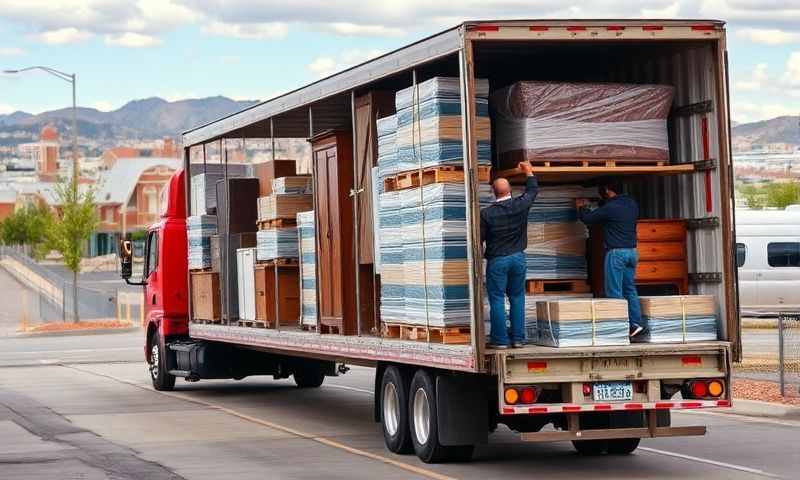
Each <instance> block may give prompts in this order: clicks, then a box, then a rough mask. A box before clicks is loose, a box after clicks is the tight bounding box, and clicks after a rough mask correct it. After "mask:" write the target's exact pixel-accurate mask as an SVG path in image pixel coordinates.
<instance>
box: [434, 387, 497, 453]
mask: <svg viewBox="0 0 800 480" xmlns="http://www.w3.org/2000/svg"><path fill="white" fill-rule="evenodd" d="M486 396H487V394H486V391H485V390H484V389H483V388H482V382H476V381H475V378H470V377H467V376H455V375H437V376H436V412H437V414H438V415H437V425H438V427H439V443H441V444H442V445H445V446H451V445H475V444H483V443H487V442H488V441H489V404H488V399H487V398H486Z"/></svg>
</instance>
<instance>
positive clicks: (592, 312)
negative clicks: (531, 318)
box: [536, 298, 630, 347]
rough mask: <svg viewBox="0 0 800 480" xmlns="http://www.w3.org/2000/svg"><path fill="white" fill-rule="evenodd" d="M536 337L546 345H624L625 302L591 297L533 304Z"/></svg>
mask: <svg viewBox="0 0 800 480" xmlns="http://www.w3.org/2000/svg"><path fill="white" fill-rule="evenodd" d="M536 318H537V327H538V328H537V330H538V335H537V340H536V343H537V344H539V345H545V346H549V347H592V346H602V345H628V344H630V341H629V339H628V333H629V325H628V302H627V301H625V300H617V299H607V298H595V299H585V300H574V299H569V300H552V301H542V302H537V304H536Z"/></svg>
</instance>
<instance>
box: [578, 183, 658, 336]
mask: <svg viewBox="0 0 800 480" xmlns="http://www.w3.org/2000/svg"><path fill="white" fill-rule="evenodd" d="M599 193H600V197H601V198H602V199H603V200H604V202H605V203H604V204H603V205H602V206H601V207H600V208H597V209H595V210H589V209H588V208H586V207H585V206H583V205H581V208H580V209H579V211H578V217H579V218H580V220H581V221H582V222H583V223H585V224H586V225H602V226H603V243H604V245H603V246H604V247H605V250H606V258H605V263H604V270H605V272H604V275H605V290H606V297H608V298H624V299H626V300H627V301H628V321H629V322H630V332H629V333H630V336H631V338H633V337H635V336H636V335H638V334H639V333H641V332H642V330H643V328H642V327H641V320H642V307H641V305H640V304H639V295H638V293H637V292H636V281H635V279H636V263H637V262H638V261H639V254H638V253H637V251H636V220H637V219H638V218H639V206H638V205H637V204H636V201H635V200H634V199H632V198H631V197H629V196H627V195H625V194H624V193H622V185H621V184H620V182H619V181H618V180H616V179H606V180H604V181H603V182H601V184H600V186H599Z"/></svg>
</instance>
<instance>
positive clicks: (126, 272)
mask: <svg viewBox="0 0 800 480" xmlns="http://www.w3.org/2000/svg"><path fill="white" fill-rule="evenodd" d="M119 262H120V276H121V277H122V279H123V280H129V279H130V278H131V276H133V246H132V245H131V241H130V240H123V241H122V242H121V244H120V248H119Z"/></svg>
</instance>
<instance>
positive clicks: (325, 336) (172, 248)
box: [122, 20, 740, 462]
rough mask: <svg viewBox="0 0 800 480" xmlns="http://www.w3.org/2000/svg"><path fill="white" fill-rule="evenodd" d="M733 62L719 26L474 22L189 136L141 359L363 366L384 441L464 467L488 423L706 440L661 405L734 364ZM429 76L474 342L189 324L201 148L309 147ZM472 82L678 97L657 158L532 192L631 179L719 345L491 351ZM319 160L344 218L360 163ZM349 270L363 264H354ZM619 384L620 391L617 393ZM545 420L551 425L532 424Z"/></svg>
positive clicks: (724, 384)
mask: <svg viewBox="0 0 800 480" xmlns="http://www.w3.org/2000/svg"><path fill="white" fill-rule="evenodd" d="M726 58H727V56H726V43H725V29H724V24H723V23H722V22H719V21H710V20H709V21H677V20H676V21H652V20H650V21H639V20H624V21H609V20H597V21H555V20H541V21H497V22H467V23H464V24H462V25H459V26H457V27H455V28H451V29H449V30H446V31H444V32H442V33H439V34H436V35H433V36H431V37H429V38H426V39H424V40H421V41H419V42H417V43H414V44H411V45H409V46H406V47H404V48H401V49H399V50H396V51H394V52H391V53H388V54H386V55H383V56H381V57H379V58H377V59H375V60H372V61H369V62H366V63H364V64H361V65H358V66H356V67H353V68H351V69H348V70H346V71H344V72H341V73H339V74H336V75H333V76H331V77H328V78H325V79H322V80H319V81H317V82H315V83H313V84H311V85H308V86H305V87H302V88H299V89H297V90H294V91H292V92H290V93H287V94H285V95H282V96H280V97H277V98H275V99H272V100H269V101H266V102H263V103H261V104H258V105H256V106H253V107H250V108H248V109H246V110H243V111H241V112H239V113H236V114H233V115H230V116H228V117H225V118H222V119H220V120H217V121H215V122H211V123H209V124H207V125H203V126H200V127H198V128H195V129H192V130H190V131H187V132H185V133H184V135H183V145H184V169H183V170H182V171H180V172H178V173H176V174H175V176H174V177H173V178H172V179H171V181H170V183H169V187H168V188H169V190H168V196H167V197H168V205H167V208H166V212H165V213H164V215H163V216H162V219H161V221H160V222H159V223H157V224H156V225H153V227H152V228H151V229H150V230H149V233H148V237H147V241H146V253H145V256H146V264H145V273H144V279H143V281H142V282H141V285H143V286H144V295H145V304H146V305H147V313H146V317H147V322H148V327H147V333H146V338H145V349H144V351H145V358H146V359H147V362H148V364H149V366H150V374H151V377H152V381H153V386H154V388H156V389H158V390H169V389H172V388H173V387H174V384H175V380H176V378H177V377H181V378H185V379H187V380H189V381H196V380H200V379H211V378H243V377H245V376H247V375H273V376H274V377H275V378H288V377H290V376H293V377H294V380H295V382H296V383H297V385H298V386H299V387H318V386H319V385H321V384H322V383H323V381H324V377H325V376H331V375H337V374H342V373H344V372H346V370H347V369H346V365H364V366H368V367H373V368H374V369H375V389H374V390H375V399H374V401H375V409H374V417H375V420H376V421H377V422H380V423H381V424H382V426H383V433H384V437H385V441H386V446H387V448H388V449H389V450H391V451H392V452H396V453H408V452H410V451H414V452H415V453H416V454H417V455H418V456H419V457H420V458H421V459H422V460H423V461H425V462H436V461H446V460H464V459H468V458H469V457H470V455H471V453H472V450H473V447H474V445H476V444H480V443H484V442H486V441H487V439H488V435H489V433H490V432H491V431H493V430H494V429H495V428H496V427H497V425H498V424H499V423H503V424H506V425H508V426H509V427H511V428H512V429H513V430H515V431H518V432H520V433H521V439H522V440H524V441H557V440H561V441H563V440H570V441H573V442H574V445H575V447H576V449H578V451H579V452H582V453H600V452H608V453H616V454H624V453H629V452H631V451H633V450H634V449H635V448H636V447H637V446H638V444H639V439H640V438H645V437H662V436H680V435H703V434H704V433H705V427H704V426H677V427H676V426H671V425H670V411H671V410H676V409H694V408H717V407H729V406H730V405H731V394H730V365H731V361H733V360H734V359H736V358H737V357H738V356H739V352H740V349H739V343H738V342H739V318H738V306H737V303H736V297H737V295H736V282H735V272H736V270H735V263H734V245H733V229H734V226H733V215H732V214H733V212H732V211H731V209H730V208H729V206H730V205H732V203H733V202H732V189H731V185H732V181H731V180H732V179H731V176H732V168H731V164H730V151H729V130H730V126H729V108H728V86H727V60H726ZM439 75H446V76H451V77H454V76H455V77H459V78H460V83H461V111H462V112H466V114H465V115H464V120H463V124H462V126H463V128H462V131H463V147H464V151H465V152H466V154H465V157H466V158H465V159H464V172H465V178H466V179H467V200H468V203H467V208H468V210H467V212H468V216H467V218H468V219H470V220H471V222H470V224H469V225H470V226H469V228H468V232H467V233H468V236H467V238H468V246H467V248H468V253H469V262H470V278H469V282H470V289H469V291H470V296H471V299H470V311H471V320H470V321H471V325H470V328H469V343H468V344H462V345H448V344H443V343H436V342H433V341H403V340H395V339H385V338H382V337H381V336H379V335H376V334H375V333H373V332H369V331H364V330H363V329H361V328H359V329H358V330H357V333H356V334H353V335H342V334H335V333H325V332H322V331H319V330H317V331H306V330H303V329H301V328H299V326H298V327H289V326H284V325H282V324H281V325H280V326H279V327H274V328H252V327H247V326H239V325H238V324H236V323H235V322H231V323H229V324H225V323H210V322H202V321H199V319H196V318H194V317H193V315H192V309H191V307H190V305H189V302H188V299H189V298H191V291H190V283H189V281H188V279H189V275H188V273H189V272H188V267H187V247H186V243H187V233H186V217H187V214H189V213H190V212H188V210H189V206H188V203H189V197H190V188H191V184H190V183H191V182H189V179H188V178H187V172H189V171H191V169H196V168H198V167H197V166H196V164H194V163H191V162H192V161H196V159H197V158H198V155H201V156H200V158H203V157H202V154H203V152H205V151H206V148H205V147H206V145H207V144H212V143H214V144H219V145H220V146H221V147H222V148H223V149H224V148H225V145H226V139H232V141H235V142H237V145H238V144H239V143H238V142H240V141H241V140H242V139H243V138H248V137H252V138H257V137H258V138H263V137H265V136H270V135H273V136H274V137H275V138H312V137H315V136H317V138H318V136H319V135H321V134H323V132H326V131H329V130H335V131H337V132H340V134H341V132H344V135H346V134H348V133H352V129H354V128H356V123H357V122H356V117H355V105H356V103H355V98H356V95H360V94H363V93H364V92H370V91H378V90H383V91H386V90H388V91H391V92H396V91H398V90H400V89H403V88H406V87H409V86H412V85H414V84H416V83H417V82H419V81H421V80H423V79H428V78H432V77H434V76H439ZM476 77H477V78H485V79H488V80H489V83H490V84H491V85H493V86H505V85H508V84H509V83H511V82H513V81H516V80H518V79H527V80H529V79H538V78H546V79H548V80H553V79H557V80H564V81H581V80H586V79H591V80H592V81H594V82H599V81H609V82H611V81H613V82H631V83H645V82H647V83H663V84H670V85H673V86H674V87H675V103H674V104H675V108H674V109H673V114H672V116H671V117H670V132H671V135H670V136H669V138H670V153H671V161H670V162H669V164H668V165H660V166H658V167H653V168H652V169H647V168H646V169H644V170H643V169H641V168H638V167H633V168H627V167H625V166H619V165H612V164H609V165H607V166H604V167H589V168H584V167H582V166H580V165H579V166H567V167H556V166H549V165H547V166H542V167H537V174H538V175H539V176H540V178H541V180H542V181H558V180H559V179H561V181H563V180H564V179H567V180H572V181H575V180H576V179H577V180H584V179H586V178H587V177H593V176H597V175H601V174H608V173H609V170H608V168H612V169H614V170H613V171H612V173H618V174H625V175H637V178H638V179H639V182H638V186H637V187H636V191H635V195H636V198H637V200H638V201H639V203H640V208H641V212H642V215H645V216H647V217H648V218H653V219H685V220H686V221H687V224H688V225H689V227H690V231H689V234H688V238H687V251H686V252H683V251H681V252H679V253H680V254H681V255H684V253H685V254H686V256H688V268H689V272H690V275H689V277H688V278H689V281H690V286H689V288H690V290H691V292H692V293H701V294H707V295H712V296H713V297H714V298H715V299H716V303H717V308H718V310H719V311H718V319H719V325H718V329H719V335H720V338H721V340H719V341H709V342H697V343H671V344H657V343H638V344H631V345H629V346H617V347H612V346H595V347H586V348H577V347H569V348H555V347H543V346H537V345H528V346H526V347H525V348H522V349H514V350H487V348H486V338H485V332H484V319H483V314H482V310H483V308H482V307H483V299H482V291H483V279H482V275H481V272H482V267H481V263H482V259H481V246H480V242H479V238H478V236H479V228H478V222H477V221H476V219H477V215H478V198H477V193H476V192H477V191H478V177H477V170H478V169H477V152H476V150H477V147H476V145H477V142H476V140H475V137H474V123H475V118H476V113H475V108H474V98H475V85H474V84H475V78H476ZM354 143H355V142H354ZM340 145H344V146H346V142H345V143H344V144H341V143H340ZM352 147H353V149H356V148H358V146H357V145H355V144H353V145H352ZM337 158H338V160H337ZM193 159H194V160H193ZM314 162H315V165H317V166H318V165H319V164H323V165H329V166H330V165H331V162H333V165H334V167H338V169H339V170H338V171H337V170H336V169H335V168H333V169H327V170H326V172H328V173H327V174H326V175H328V176H326V177H325V178H327V180H326V181H327V182H330V183H327V184H326V185H327V186H326V188H331V189H334V188H336V189H339V191H341V192H344V194H343V195H341V196H338V197H336V199H335V200H336V202H338V205H339V206H341V205H350V208H351V210H348V211H352V208H353V204H355V205H357V204H358V199H359V198H360V197H359V195H369V192H362V191H359V189H358V188H354V185H353V183H352V182H353V180H352V178H353V175H352V172H353V170H354V169H355V168H356V167H355V166H354V165H353V163H354V162H353V157H352V155H350V154H349V153H346V152H344V150H340V151H339V154H338V156H337V155H336V154H335V153H334V154H333V155H331V154H330V152H323V154H321V155H319V156H316V155H315V157H314ZM326 162H327V163H326ZM336 162H338V163H336ZM199 168H202V165H201V166H200V167H199ZM315 168H317V167H315ZM326 168H328V167H326ZM330 172H334V173H330ZM348 172H349V175H350V176H349V179H348V177H346V175H348ZM330 175H332V176H330ZM337 175H338V177H337ZM337 182H339V183H337ZM348 182H349V183H348ZM348 189H349V194H348ZM326 192H327V191H326ZM316 193H317V189H316V186H315V194H316ZM326 198H327V197H326ZM351 199H353V200H351ZM350 202H353V204H350ZM327 205H329V206H330V205H335V204H334V203H328V204H327ZM326 208H327V207H326ZM331 208H334V207H331ZM356 212H357V210H356ZM192 214H193V212H192ZM337 219H338V220H337V222H335V224H331V225H327V226H326V228H328V227H330V228H333V229H334V230H335V231H334V232H333V233H332V234H328V233H325V234H324V235H325V238H326V239H327V240H326V241H329V240H330V239H331V238H332V237H335V238H344V239H345V240H346V239H347V238H348V237H352V238H359V235H358V234H356V233H355V232H357V231H358V227H359V222H360V221H363V220H360V219H359V216H358V213H356V214H355V215H353V216H348V215H341V216H340V217H337ZM338 229H343V230H342V231H340V230H338ZM318 231H319V230H318ZM349 232H353V233H352V235H349ZM342 233H343V235H340V234H342ZM317 235H322V234H320V233H318V234H317ZM350 247H351V245H348V246H347V247H346V248H345V247H343V248H341V249H340V250H338V252H339V255H340V256H341V258H339V257H337V258H336V260H337V261H340V262H339V264H338V265H342V266H343V267H348V265H347V261H352V262H358V260H357V259H352V258H351V256H348V255H350V253H349V252H351V250H350ZM122 250H123V257H122V262H123V268H122V272H123V277H125V278H130V268H129V265H130V264H131V262H130V255H129V253H128V252H129V251H130V250H129V249H128V250H126V249H122ZM343 259H345V260H343ZM347 259H350V260H347ZM319 268H320V269H322V268H327V267H326V266H321V267H319ZM352 268H353V271H359V270H358V268H359V264H355V265H353V267H352ZM329 273H330V272H329ZM359 278H360V274H359V275H355V277H354V278H352V277H351V278H346V279H345V281H348V282H349V281H353V282H354V284H348V285H349V286H347V287H346V288H342V285H341V284H339V285H336V286H335V288H336V289H337V290H336V291H337V292H339V293H342V295H343V296H344V298H345V300H346V303H347V305H345V307H348V306H353V305H356V306H362V305H365V304H366V303H365V302H367V301H369V300H370V298H368V297H367V296H366V295H365V294H364V293H363V292H362V291H360V289H359V287H358V285H359V283H358V282H359V280H358V279H359ZM325 281H335V280H330V279H326V278H323V279H322V280H321V281H320V282H318V283H319V284H323V285H322V287H320V289H319V290H318V292H319V294H320V295H322V294H325V295H329V294H330V293H331V291H330V290H328V289H327V287H325V286H324V282H325ZM362 281H363V280H362ZM332 288H333V287H332ZM326 301H327V300H326ZM355 311H358V310H357V309H355ZM614 385H617V386H618V387H619V388H611V387H613V386H614ZM605 387H609V388H605ZM712 387H713V388H712ZM612 390H614V392H618V393H619V392H621V393H622V395H620V396H616V393H614V394H613V395H612V394H611V393H609V395H611V400H603V399H601V398H602V396H598V395H596V394H595V392H597V391H604V392H607V393H608V392H611V391H612ZM612 393H613V392H612ZM679 393H680V394H681V395H680V396H679V395H678V394H679ZM297 394H298V395H302V394H303V392H302V391H298V392H297ZM331 407H332V406H331V405H324V406H323V405H320V408H331ZM698 418H699V417H698ZM548 424H553V425H554V426H555V427H556V430H555V431H552V430H549V431H541V430H542V428H543V427H544V426H545V425H548Z"/></svg>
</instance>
